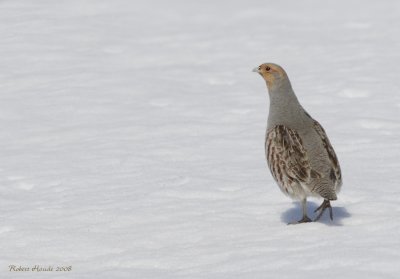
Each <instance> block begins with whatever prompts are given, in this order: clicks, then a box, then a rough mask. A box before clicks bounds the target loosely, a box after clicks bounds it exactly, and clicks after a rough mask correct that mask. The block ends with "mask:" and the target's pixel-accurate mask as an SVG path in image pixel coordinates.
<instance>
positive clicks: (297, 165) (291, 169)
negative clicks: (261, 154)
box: [265, 125, 320, 192]
mask: <svg viewBox="0 0 400 279" xmlns="http://www.w3.org/2000/svg"><path fill="white" fill-rule="evenodd" d="M265 153H266V157H267V161H268V165H269V169H270V170H271V173H272V176H273V177H274V178H275V180H276V181H277V182H278V185H279V186H280V187H281V189H282V190H284V191H286V192H288V188H290V185H291V184H292V183H307V182H309V181H310V179H311V178H312V177H313V178H314V177H319V176H320V174H319V173H317V172H316V171H313V170H312V169H311V166H310V162H309V159H308V156H307V152H306V149H305V148H304V145H303V142H302V140H301V138H300V136H299V134H298V133H297V132H296V131H295V130H293V129H290V128H288V127H286V126H284V125H276V126H275V127H274V128H272V129H270V130H269V131H268V132H267V136H266V139H265Z"/></svg>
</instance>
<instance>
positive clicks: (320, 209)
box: [314, 200, 333, 222]
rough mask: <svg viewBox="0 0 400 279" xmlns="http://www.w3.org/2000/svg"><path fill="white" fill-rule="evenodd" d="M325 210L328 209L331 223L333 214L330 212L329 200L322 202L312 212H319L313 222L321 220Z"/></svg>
mask: <svg viewBox="0 0 400 279" xmlns="http://www.w3.org/2000/svg"><path fill="white" fill-rule="evenodd" d="M327 208H329V217H330V218H331V220H332V221H333V212H332V206H331V203H330V202H329V200H324V201H323V202H322V204H321V205H320V206H319V207H318V208H317V209H315V210H314V212H318V211H319V213H318V215H317V217H316V218H315V219H314V222H316V221H318V220H319V219H320V218H321V216H322V214H323V213H324V211H325V209H327Z"/></svg>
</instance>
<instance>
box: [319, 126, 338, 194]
mask: <svg viewBox="0 0 400 279" xmlns="http://www.w3.org/2000/svg"><path fill="white" fill-rule="evenodd" d="M313 121H314V129H315V131H316V132H317V134H318V135H319V137H320V138H321V140H322V144H323V146H324V148H325V150H326V152H327V154H328V157H329V161H330V162H331V167H332V169H331V172H330V175H329V177H330V179H331V180H332V181H333V182H334V184H335V188H336V189H337V190H339V189H340V186H341V185H342V172H341V170H340V165H339V160H338V158H337V156H336V153H335V150H334V149H333V147H332V145H331V143H330V141H329V139H328V136H327V135H326V132H325V130H324V128H322V126H321V124H319V123H318V121H316V120H314V119H313Z"/></svg>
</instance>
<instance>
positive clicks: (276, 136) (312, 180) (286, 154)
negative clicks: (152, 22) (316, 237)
mask: <svg viewBox="0 0 400 279" xmlns="http://www.w3.org/2000/svg"><path fill="white" fill-rule="evenodd" d="M253 71H254V72H257V73H259V74H260V75H261V76H262V77H263V78H264V80H265V81H266V83H267V87H268V93H269V99H270V106H269V115H268V124H267V132H266V137H265V154H266V158H267V161H268V166H269V169H270V171H271V173H272V176H273V177H274V179H275V181H276V182H277V183H278V185H279V188H280V189H281V191H282V192H283V193H285V194H286V195H288V196H289V197H290V198H292V199H295V200H299V201H301V204H302V209H303V217H302V219H300V220H299V221H297V222H293V223H304V222H311V221H312V220H311V219H310V218H309V217H308V216H307V197H309V196H314V197H321V198H323V199H324V201H323V202H322V204H321V205H320V206H319V207H318V208H317V209H316V210H315V212H318V213H317V217H316V218H315V219H314V221H317V220H319V219H320V217H321V216H322V214H323V213H324V211H325V209H327V208H328V209H329V213H330V218H331V220H333V214H332V207H331V204H330V201H332V200H336V199H337V195H336V194H337V193H338V192H339V190H340V188H341V186H342V174H341V171H340V166H339V161H338V158H337V156H336V154H335V151H334V149H333V147H332V145H331V143H330V142H329V139H328V136H327V135H326V133H325V130H324V129H323V128H322V126H321V125H320V124H319V123H318V122H317V121H316V120H314V119H313V118H312V117H311V116H310V115H309V114H308V113H307V112H306V111H305V109H304V108H303V107H302V106H301V104H300V103H299V101H298V99H297V97H296V95H295V93H294V91H293V89H292V86H291V84H290V81H289V78H288V76H287V74H286V72H285V71H284V70H283V69H282V67H280V66H279V65H276V64H273V63H265V64H262V65H260V66H259V67H256V68H255V69H254V70H253Z"/></svg>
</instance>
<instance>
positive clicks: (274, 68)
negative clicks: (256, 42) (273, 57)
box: [253, 63, 289, 89]
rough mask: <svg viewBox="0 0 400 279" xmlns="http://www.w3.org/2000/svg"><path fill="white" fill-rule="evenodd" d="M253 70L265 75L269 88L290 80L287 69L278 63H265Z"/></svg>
mask: <svg viewBox="0 0 400 279" xmlns="http://www.w3.org/2000/svg"><path fill="white" fill-rule="evenodd" d="M253 72H256V73H259V74H260V75H261V76H262V77H263V79H264V80H265V81H266V82H267V86H268V88H269V89H272V88H274V87H280V86H281V85H283V84H285V83H286V82H289V79H288V76H287V74H286V72H285V70H284V69H283V68H282V67H281V66H279V65H277V64H273V63H264V64H261V65H260V66H258V67H256V68H254V69H253Z"/></svg>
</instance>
